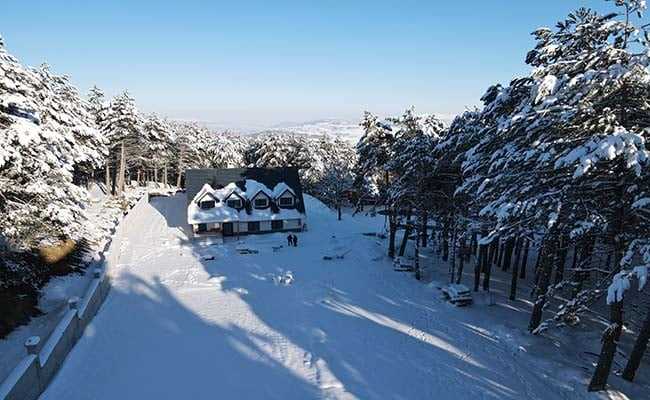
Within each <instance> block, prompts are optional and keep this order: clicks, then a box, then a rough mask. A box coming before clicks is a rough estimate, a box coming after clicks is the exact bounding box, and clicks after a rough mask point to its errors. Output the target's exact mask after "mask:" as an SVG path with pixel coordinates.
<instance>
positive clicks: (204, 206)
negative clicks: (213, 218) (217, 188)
mask: <svg viewBox="0 0 650 400" xmlns="http://www.w3.org/2000/svg"><path fill="white" fill-rule="evenodd" d="M215 204H216V203H215V201H214V200H203V201H202V202H200V203H199V207H201V209H203V210H209V209H211V208H214V206H215Z"/></svg>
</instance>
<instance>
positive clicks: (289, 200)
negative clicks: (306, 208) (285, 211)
mask: <svg viewBox="0 0 650 400" xmlns="http://www.w3.org/2000/svg"><path fill="white" fill-rule="evenodd" d="M291 206H293V196H285V197H280V207H291Z"/></svg>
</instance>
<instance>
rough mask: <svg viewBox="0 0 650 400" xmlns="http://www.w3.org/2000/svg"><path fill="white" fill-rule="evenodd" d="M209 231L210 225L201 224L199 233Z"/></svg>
mask: <svg viewBox="0 0 650 400" xmlns="http://www.w3.org/2000/svg"><path fill="white" fill-rule="evenodd" d="M207 231H208V224H199V227H198V229H197V232H199V233H202V232H207Z"/></svg>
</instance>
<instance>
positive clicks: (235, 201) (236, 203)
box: [226, 199, 242, 208]
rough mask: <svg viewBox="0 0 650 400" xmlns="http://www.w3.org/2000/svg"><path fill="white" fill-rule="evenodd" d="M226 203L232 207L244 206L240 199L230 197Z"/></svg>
mask: <svg viewBox="0 0 650 400" xmlns="http://www.w3.org/2000/svg"><path fill="white" fill-rule="evenodd" d="M226 204H227V205H228V207H231V208H242V206H241V200H240V199H230V200H228V202H227V203H226Z"/></svg>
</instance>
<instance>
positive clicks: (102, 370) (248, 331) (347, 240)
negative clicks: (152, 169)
mask: <svg viewBox="0 0 650 400" xmlns="http://www.w3.org/2000/svg"><path fill="white" fill-rule="evenodd" d="M306 201H307V202H308V204H307V210H308V225H309V231H308V232H304V233H300V234H299V235H298V236H299V247H298V248H287V247H286V240H285V235H284V234H272V235H264V236H254V237H253V236H251V237H247V238H245V239H243V241H244V242H245V244H246V245H247V246H248V247H250V248H254V249H257V250H259V253H258V254H251V255H240V254H238V253H237V251H236V242H235V241H232V242H226V244H225V245H214V246H210V245H208V244H204V245H201V243H197V242H191V241H188V239H187V236H186V233H185V231H184V206H185V198H184V197H183V196H181V195H179V196H176V197H172V198H156V199H153V200H152V202H151V203H150V204H147V203H141V204H139V205H138V206H137V207H136V208H135V209H134V210H133V211H132V212H131V214H130V215H129V219H128V220H127V221H126V222H127V223H128V226H126V229H124V233H123V234H124V235H125V236H124V237H125V238H126V240H124V241H123V244H122V246H121V248H119V249H116V248H111V251H112V252H116V251H119V252H120V265H119V266H117V267H115V268H114V269H113V270H112V271H111V275H112V276H113V280H114V281H113V284H114V288H113V290H112V291H111V293H110V295H109V297H108V298H107V300H106V303H105V304H104V306H103V308H102V310H101V311H100V313H99V314H98V315H97V317H96V318H95V320H94V322H93V323H92V324H91V325H90V327H89V329H88V330H87V332H86V334H85V336H84V337H83V338H82V339H81V340H80V341H79V343H78V344H77V346H76V347H75V349H74V350H73V351H72V353H71V354H70V355H69V357H68V359H67V361H66V362H65V365H64V366H63V368H62V370H61V371H60V373H59V374H58V376H57V377H56V379H55V380H54V381H53V383H52V384H51V386H50V387H49V389H48V390H47V391H46V393H45V394H44V395H43V396H42V398H44V399H117V398H120V399H154V398H155V399H181V398H183V399H214V398H220V399H262V398H264V399H266V398H276V399H310V398H336V399H345V398H361V399H425V398H437V399H468V398H472V399H474V398H494V399H497V398H498V399H521V398H530V399H537V398H540V399H541V398H543V399H551V398H552V399H557V398H580V397H583V395H584V391H583V389H578V391H577V392H574V391H573V388H574V387H575V386H580V385H581V383H577V382H576V381H575V379H576V378H575V375H576V374H575V371H574V370H569V369H567V370H566V371H562V370H557V368H555V366H552V365H550V366H549V365H544V364H543V363H540V362H537V363H532V362H531V361H532V357H530V356H528V355H527V354H526V353H525V351H522V350H521V349H519V343H518V342H517V341H516V340H514V339H513V338H512V335H510V333H509V332H505V333H504V329H505V328H503V327H502V326H501V325H499V324H498V323H496V324H495V323H494V321H490V320H489V319H486V318H481V308H480V307H478V306H477V307H472V308H471V309H462V310H461V309H457V308H455V307H453V306H450V305H448V304H447V303H444V302H443V301H441V300H439V299H438V297H437V295H438V293H437V291H435V290H434V289H431V288H429V287H427V286H426V285H423V284H421V283H419V282H417V281H415V280H414V279H412V277H410V276H408V275H405V274H401V273H397V272H394V271H393V270H392V267H391V266H390V263H389V262H388V260H387V259H385V258H378V256H379V255H381V253H382V252H383V250H381V249H379V246H378V245H377V243H375V240H374V239H373V238H369V237H366V236H363V235H361V233H362V232H368V231H376V230H377V229H378V224H381V223H382V221H379V220H378V219H370V218H366V217H355V218H352V217H350V216H347V215H346V217H345V218H346V219H344V221H342V222H338V221H336V218H335V216H334V214H333V213H331V212H330V211H329V210H327V209H326V208H324V207H323V206H322V205H321V204H320V203H318V202H316V201H315V200H313V199H311V198H309V197H307V198H306ZM281 244H284V245H285V247H284V248H282V249H281V250H280V251H278V252H274V251H273V249H272V246H277V245H281ZM348 250H349V253H347V255H346V256H345V259H343V260H336V261H325V260H323V259H322V257H323V255H325V254H330V255H333V254H340V253H342V252H345V251H348ZM205 255H214V260H204V259H203V256H205ZM287 271H291V272H292V274H293V277H294V281H293V283H291V284H288V285H285V284H282V283H279V282H278V278H279V277H282V276H284V275H285V274H286V272H287ZM565 372H566V373H565ZM549 373H553V375H554V376H549V375H548V374H549ZM558 378H559V379H558Z"/></svg>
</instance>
